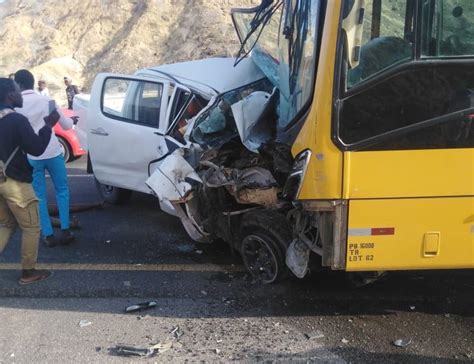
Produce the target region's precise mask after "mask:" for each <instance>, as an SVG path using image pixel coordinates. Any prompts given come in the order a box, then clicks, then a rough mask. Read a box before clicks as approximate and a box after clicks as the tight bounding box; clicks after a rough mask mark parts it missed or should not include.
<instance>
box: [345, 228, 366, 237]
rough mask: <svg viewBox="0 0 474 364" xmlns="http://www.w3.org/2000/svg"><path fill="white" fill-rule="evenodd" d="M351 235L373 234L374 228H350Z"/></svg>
mask: <svg viewBox="0 0 474 364" xmlns="http://www.w3.org/2000/svg"><path fill="white" fill-rule="evenodd" d="M348 235H349V236H371V235H372V229H367V228H366V229H349V231H348Z"/></svg>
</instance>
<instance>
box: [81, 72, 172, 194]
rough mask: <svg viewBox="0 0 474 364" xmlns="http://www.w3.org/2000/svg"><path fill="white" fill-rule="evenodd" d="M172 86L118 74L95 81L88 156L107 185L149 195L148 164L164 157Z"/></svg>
mask: <svg viewBox="0 0 474 364" xmlns="http://www.w3.org/2000/svg"><path fill="white" fill-rule="evenodd" d="M170 87H171V86H170V83H169V82H166V81H156V80H153V79H148V78H146V77H130V76H123V75H116V74H100V75H98V76H97V78H96V80H95V82H94V85H93V89H92V94H91V101H90V108H89V113H88V129H89V130H88V145H89V155H90V158H91V162H92V167H93V170H94V175H95V177H96V178H97V180H98V181H99V182H100V183H102V184H105V185H110V186H115V187H120V188H125V189H129V190H133V191H140V192H145V193H150V190H149V188H148V187H147V186H146V184H145V181H146V179H147V178H148V177H149V173H150V172H149V167H150V166H149V163H150V162H151V161H152V160H155V159H157V158H159V157H160V156H162V155H163V154H164V153H166V143H165V140H164V136H165V134H166V131H167V129H168V125H169V121H168V119H167V115H168V112H167V111H168V104H169V98H170V96H171V95H170Z"/></svg>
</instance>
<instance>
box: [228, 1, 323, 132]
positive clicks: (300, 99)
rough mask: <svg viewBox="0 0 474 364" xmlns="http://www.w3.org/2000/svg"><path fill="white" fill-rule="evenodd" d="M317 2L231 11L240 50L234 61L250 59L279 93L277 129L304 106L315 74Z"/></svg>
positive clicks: (268, 3) (277, 3) (265, 3)
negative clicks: (240, 46) (240, 45)
mask: <svg viewBox="0 0 474 364" xmlns="http://www.w3.org/2000/svg"><path fill="white" fill-rule="evenodd" d="M319 8H320V2H319V1H304V0H285V1H271V0H267V1H265V0H264V1H262V4H261V5H260V6H258V7H256V8H252V9H234V10H233V11H232V18H233V21H234V26H235V28H236V31H237V34H238V36H239V39H240V42H241V44H242V48H241V50H240V52H239V56H238V58H237V62H236V63H238V62H239V60H240V59H242V58H245V57H247V56H249V57H251V58H252V60H253V61H254V62H255V63H256V64H257V66H258V67H259V68H260V69H261V70H262V72H263V73H264V74H265V75H266V76H267V78H268V79H269V80H270V81H271V82H272V84H273V85H274V86H275V87H277V88H278V89H279V90H280V103H279V111H278V112H279V121H278V123H279V127H280V128H285V127H286V126H288V125H289V124H290V123H291V122H292V121H293V120H294V119H295V117H296V116H297V115H298V113H299V112H300V111H302V110H303V109H304V108H305V106H306V105H307V104H308V102H309V100H310V97H311V95H312V90H313V84H314V77H315V72H316V46H317V44H316V40H317V30H318V19H319Z"/></svg>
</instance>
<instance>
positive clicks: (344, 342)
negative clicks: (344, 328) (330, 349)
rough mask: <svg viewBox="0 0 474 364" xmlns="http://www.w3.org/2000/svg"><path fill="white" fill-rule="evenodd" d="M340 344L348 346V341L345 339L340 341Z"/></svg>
mask: <svg viewBox="0 0 474 364" xmlns="http://www.w3.org/2000/svg"><path fill="white" fill-rule="evenodd" d="M341 343H343V344H349V340H347V339H342V340H341Z"/></svg>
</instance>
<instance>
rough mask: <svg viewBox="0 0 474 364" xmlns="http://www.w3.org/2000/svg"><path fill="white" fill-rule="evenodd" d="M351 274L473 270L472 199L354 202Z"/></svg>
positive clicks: (350, 234)
mask: <svg viewBox="0 0 474 364" xmlns="http://www.w3.org/2000/svg"><path fill="white" fill-rule="evenodd" d="M346 262H347V270H348V271H375V270H410V269H458V268H459V269H460V268H474V197H454V198H415V199H383V200H351V201H350V202H349V219H348V237H347V257H346Z"/></svg>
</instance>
